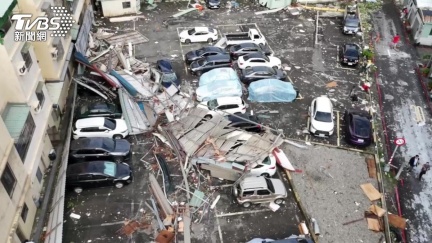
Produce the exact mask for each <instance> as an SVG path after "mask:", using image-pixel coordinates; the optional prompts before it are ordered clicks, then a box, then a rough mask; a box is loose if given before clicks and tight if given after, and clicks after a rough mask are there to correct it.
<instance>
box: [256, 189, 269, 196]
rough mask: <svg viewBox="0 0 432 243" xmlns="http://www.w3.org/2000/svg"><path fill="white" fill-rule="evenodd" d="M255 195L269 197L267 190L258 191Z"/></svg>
mask: <svg viewBox="0 0 432 243" xmlns="http://www.w3.org/2000/svg"><path fill="white" fill-rule="evenodd" d="M257 194H258V195H260V196H265V195H270V192H269V191H268V190H258V191H257Z"/></svg>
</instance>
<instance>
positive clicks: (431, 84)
mask: <svg viewBox="0 0 432 243" xmlns="http://www.w3.org/2000/svg"><path fill="white" fill-rule="evenodd" d="M428 89H429V91H431V90H432V80H431V81H429V82H428Z"/></svg>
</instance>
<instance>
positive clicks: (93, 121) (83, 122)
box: [75, 117, 105, 128]
mask: <svg viewBox="0 0 432 243" xmlns="http://www.w3.org/2000/svg"><path fill="white" fill-rule="evenodd" d="M104 122H105V118H104V117H91V118H83V119H78V120H77V121H76V123H75V127H76V128H85V127H101V126H103V124H104Z"/></svg>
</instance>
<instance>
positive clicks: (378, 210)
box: [369, 205, 386, 217]
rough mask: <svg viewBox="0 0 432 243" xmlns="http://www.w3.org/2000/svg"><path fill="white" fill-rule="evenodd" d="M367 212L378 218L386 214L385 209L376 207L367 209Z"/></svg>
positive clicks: (372, 206)
mask: <svg viewBox="0 0 432 243" xmlns="http://www.w3.org/2000/svg"><path fill="white" fill-rule="evenodd" d="M369 211H371V212H372V213H374V214H375V215H376V216H378V217H382V216H383V215H384V214H385V212H386V210H385V209H382V208H380V207H379V206H378V205H371V206H370V207H369Z"/></svg>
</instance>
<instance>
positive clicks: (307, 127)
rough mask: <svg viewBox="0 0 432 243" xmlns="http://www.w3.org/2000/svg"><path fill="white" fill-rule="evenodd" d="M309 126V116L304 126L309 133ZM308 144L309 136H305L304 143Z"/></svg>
mask: <svg viewBox="0 0 432 243" xmlns="http://www.w3.org/2000/svg"><path fill="white" fill-rule="evenodd" d="M309 126H310V116H308V120H307V125H306V129H307V130H308V131H309ZM307 142H309V134H306V137H305V143H307Z"/></svg>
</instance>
